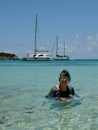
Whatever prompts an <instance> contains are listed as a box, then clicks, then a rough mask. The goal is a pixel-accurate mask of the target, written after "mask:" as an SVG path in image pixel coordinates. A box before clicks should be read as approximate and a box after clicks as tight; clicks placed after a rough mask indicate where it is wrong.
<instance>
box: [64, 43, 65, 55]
mask: <svg viewBox="0 0 98 130" xmlns="http://www.w3.org/2000/svg"><path fill="white" fill-rule="evenodd" d="M64 56H65V41H64Z"/></svg>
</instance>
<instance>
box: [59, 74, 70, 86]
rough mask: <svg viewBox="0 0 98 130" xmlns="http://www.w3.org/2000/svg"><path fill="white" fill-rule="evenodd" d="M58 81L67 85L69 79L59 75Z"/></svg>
mask: <svg viewBox="0 0 98 130" xmlns="http://www.w3.org/2000/svg"><path fill="white" fill-rule="evenodd" d="M59 80H60V83H65V84H68V83H69V79H68V77H67V76H65V75H61V76H60V78H59Z"/></svg>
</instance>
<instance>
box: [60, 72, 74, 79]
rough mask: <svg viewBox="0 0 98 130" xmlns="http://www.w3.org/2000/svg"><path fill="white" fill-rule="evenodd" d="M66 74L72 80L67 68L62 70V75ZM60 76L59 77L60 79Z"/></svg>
mask: <svg viewBox="0 0 98 130" xmlns="http://www.w3.org/2000/svg"><path fill="white" fill-rule="evenodd" d="M62 75H63V76H66V77H67V78H68V80H69V81H71V76H70V74H69V72H68V71H67V70H62V72H61V73H60V77H61V76H62ZM60 77H59V80H60Z"/></svg>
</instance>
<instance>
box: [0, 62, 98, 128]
mask: <svg viewBox="0 0 98 130" xmlns="http://www.w3.org/2000/svg"><path fill="white" fill-rule="evenodd" d="M63 69H67V70H68V71H69V73H70V74H71V82H70V85H71V86H73V87H74V89H75V92H76V93H77V94H78V95H79V96H80V97H81V98H82V100H81V101H73V102H71V103H70V104H66V103H63V102H60V101H57V100H49V99H46V98H45V96H46V95H47V94H48V92H49V90H50V89H51V88H52V87H53V86H54V85H56V84H57V83H58V78H59V73H60V72H61V71H62V70H63ZM0 130H98V60H69V61H44V62H38V61H37V62H36V61H35V62H33V61H32V62H27V61H21V60H19V61H3V60H1V61H0Z"/></svg>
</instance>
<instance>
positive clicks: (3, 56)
mask: <svg viewBox="0 0 98 130" xmlns="http://www.w3.org/2000/svg"><path fill="white" fill-rule="evenodd" d="M0 60H19V57H18V56H17V55H15V54H11V53H5V52H0Z"/></svg>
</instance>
